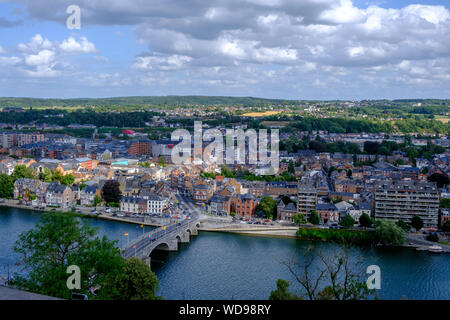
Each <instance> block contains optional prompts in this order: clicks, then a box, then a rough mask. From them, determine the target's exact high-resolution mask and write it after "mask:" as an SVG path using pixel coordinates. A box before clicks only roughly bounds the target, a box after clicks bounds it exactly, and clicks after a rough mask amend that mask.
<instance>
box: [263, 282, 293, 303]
mask: <svg viewBox="0 0 450 320" xmlns="http://www.w3.org/2000/svg"><path fill="white" fill-rule="evenodd" d="M299 299H300V298H299V297H298V296H297V295H295V294H293V293H291V292H289V282H288V281H286V280H283V279H278V280H277V288H276V289H275V290H273V291H271V292H270V296H269V300H299Z"/></svg>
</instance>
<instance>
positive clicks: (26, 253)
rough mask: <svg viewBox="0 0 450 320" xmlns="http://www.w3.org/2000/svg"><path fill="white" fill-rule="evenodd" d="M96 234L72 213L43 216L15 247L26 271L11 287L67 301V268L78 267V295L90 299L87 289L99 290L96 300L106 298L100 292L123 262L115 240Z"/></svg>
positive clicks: (22, 235)
mask: <svg viewBox="0 0 450 320" xmlns="http://www.w3.org/2000/svg"><path fill="white" fill-rule="evenodd" d="M95 235H96V229H94V228H92V227H90V226H89V225H88V224H87V222H86V221H85V220H80V218H77V217H76V216H75V215H73V214H68V213H65V214H63V213H51V214H50V213H45V214H42V216H41V218H40V220H39V222H38V223H37V224H36V227H35V228H34V229H32V230H29V231H26V232H24V233H22V234H21V235H20V236H19V239H18V240H17V241H16V244H15V246H14V250H15V251H16V252H17V253H19V254H20V255H21V256H22V260H23V263H24V266H25V270H26V271H28V272H27V276H21V275H16V276H15V281H14V285H16V286H17V287H19V288H23V289H26V290H29V291H32V292H37V293H41V294H45V295H50V296H54V297H60V298H64V299H68V298H70V294H71V291H70V290H69V289H68V288H67V285H66V281H67V278H68V274H67V273H66V271H67V267H68V266H70V265H77V266H78V267H79V268H80V270H81V290H79V292H80V293H83V294H86V295H88V296H89V297H93V296H92V294H91V292H90V290H89V289H90V288H94V287H96V288H102V289H101V290H100V294H99V296H97V298H107V297H105V296H104V295H103V292H106V290H103V289H104V288H107V287H108V285H109V283H110V278H111V277H114V276H115V275H117V274H120V273H121V271H122V269H123V266H124V259H123V258H122V257H121V255H120V250H119V248H117V247H116V246H115V244H116V242H117V241H110V240H108V239H107V238H106V237H103V238H101V239H100V238H98V237H95Z"/></svg>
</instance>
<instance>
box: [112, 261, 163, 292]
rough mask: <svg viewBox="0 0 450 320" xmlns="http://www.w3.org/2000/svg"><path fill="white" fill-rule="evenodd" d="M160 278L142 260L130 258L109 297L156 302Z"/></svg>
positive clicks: (113, 281) (117, 276)
mask: <svg viewBox="0 0 450 320" xmlns="http://www.w3.org/2000/svg"><path fill="white" fill-rule="evenodd" d="M157 290H158V278H157V277H156V275H155V274H154V273H153V272H152V270H151V269H150V267H149V266H148V265H146V264H145V263H144V262H143V261H142V260H140V259H137V258H130V259H128V260H127V261H126V264H125V267H124V268H123V271H122V272H121V273H119V274H117V275H116V277H115V278H114V279H113V280H112V283H111V285H110V286H109V288H108V291H109V292H107V295H108V296H109V297H110V298H112V299H120V300H156V299H159V298H158V297H157V296H156V291H157Z"/></svg>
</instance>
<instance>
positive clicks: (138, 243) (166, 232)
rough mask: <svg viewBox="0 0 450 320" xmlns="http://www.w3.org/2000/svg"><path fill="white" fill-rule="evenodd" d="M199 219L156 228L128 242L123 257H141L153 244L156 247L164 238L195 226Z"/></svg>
mask: <svg viewBox="0 0 450 320" xmlns="http://www.w3.org/2000/svg"><path fill="white" fill-rule="evenodd" d="M197 222H198V220H190V219H189V220H183V221H181V222H178V223H177V224H172V225H168V226H165V227H160V228H157V229H154V230H152V231H150V232H147V233H146V234H144V235H142V236H140V237H138V238H136V239H134V240H133V241H131V242H130V243H128V244H126V245H125V246H124V247H123V248H122V249H123V257H124V258H126V259H128V258H131V257H134V256H136V257H140V256H141V255H142V254H143V252H144V251H151V250H152V249H154V248H152V246H153V247H156V246H157V245H158V244H160V243H161V241H162V240H165V239H170V237H171V236H173V234H174V233H177V232H179V231H180V230H183V229H184V230H185V229H187V228H189V227H190V226H192V225H193V226H195V224H196V223H197Z"/></svg>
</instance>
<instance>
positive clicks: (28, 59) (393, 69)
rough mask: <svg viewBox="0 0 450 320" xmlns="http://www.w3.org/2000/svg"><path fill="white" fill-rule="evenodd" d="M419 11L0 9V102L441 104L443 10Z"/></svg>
mask: <svg viewBox="0 0 450 320" xmlns="http://www.w3.org/2000/svg"><path fill="white" fill-rule="evenodd" d="M416 1H418V2H421V4H417V2H416ZM416 1H414V2H413V1H409V0H389V1H382V0H380V1H371V0H353V1H352V0H58V1H55V0H17V1H8V0H0V96H28V97H55V98H69V97H108V96H130V95H169V94H173V95H191V94H196V95H197V94H198V95H230V96H257V97H267V98H287V99H379V98H388V99H395V98H450V2H449V0H435V1H433V0H416ZM70 5H77V6H79V7H80V8H81V28H80V29H78V30H77V29H72V30H71V29H69V28H67V26H66V20H67V18H68V17H69V14H67V13H66V10H67V7H68V6H70Z"/></svg>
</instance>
